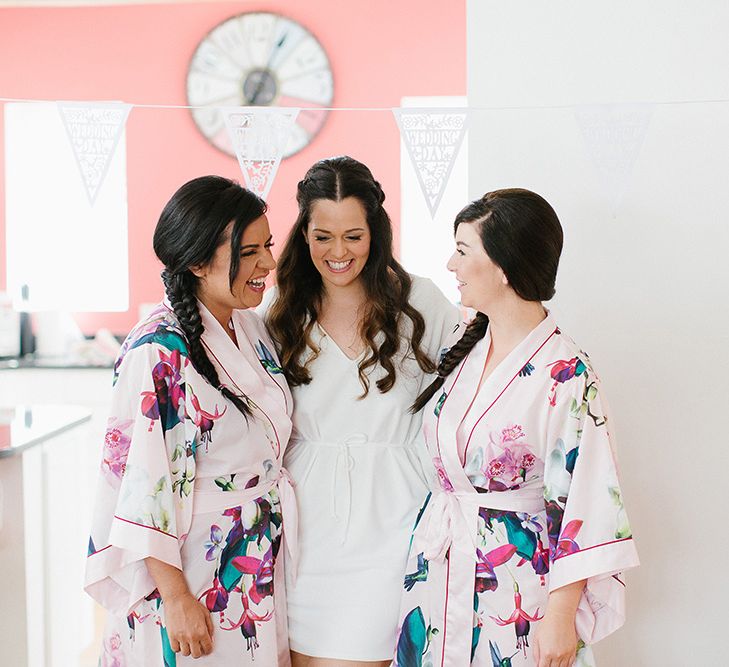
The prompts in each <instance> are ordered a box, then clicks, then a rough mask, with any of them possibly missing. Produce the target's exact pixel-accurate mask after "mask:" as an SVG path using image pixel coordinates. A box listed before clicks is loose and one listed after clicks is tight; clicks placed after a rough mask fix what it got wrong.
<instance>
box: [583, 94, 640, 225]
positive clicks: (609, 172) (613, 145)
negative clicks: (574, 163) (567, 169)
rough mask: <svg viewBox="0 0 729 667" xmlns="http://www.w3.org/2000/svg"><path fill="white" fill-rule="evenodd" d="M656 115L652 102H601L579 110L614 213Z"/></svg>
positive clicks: (594, 160)
mask: <svg viewBox="0 0 729 667" xmlns="http://www.w3.org/2000/svg"><path fill="white" fill-rule="evenodd" d="M652 115H653V105H652V104H601V105H595V106H581V107H577V108H576V109H575V118H576V119H577V123H578V125H579V126H580V129H581V130H582V136H583V137H584V140H585V144H586V146H587V149H588V152H589V153H590V157H591V158H592V161H593V162H594V164H595V167H596V168H597V170H598V172H599V173H600V177H601V179H602V181H603V185H604V187H605V190H606V195H607V196H608V198H609V200H610V205H611V207H612V211H611V212H612V213H613V215H614V214H615V212H616V211H617V209H618V206H620V203H621V201H622V199H623V196H624V194H625V191H626V190H627V188H628V183H629V182H630V177H631V174H632V173H633V167H634V166H635V162H636V160H637V158H638V154H639V153H640V149H641V148H642V146H643V141H644V140H645V135H646V132H647V130H648V125H649V124H650V120H651V116H652Z"/></svg>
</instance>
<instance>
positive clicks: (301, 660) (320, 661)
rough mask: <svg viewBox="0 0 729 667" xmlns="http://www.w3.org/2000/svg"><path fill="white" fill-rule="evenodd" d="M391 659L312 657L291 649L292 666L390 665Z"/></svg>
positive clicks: (343, 666)
mask: <svg viewBox="0 0 729 667" xmlns="http://www.w3.org/2000/svg"><path fill="white" fill-rule="evenodd" d="M391 663H392V661H391V660H377V661H375V662H366V661H363V660H337V659H334V658H312V657H311V656H310V655H304V654H303V653H297V652H296V651H291V667H390V664H391Z"/></svg>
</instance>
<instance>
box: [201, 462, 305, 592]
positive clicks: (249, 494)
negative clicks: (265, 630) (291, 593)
mask: <svg viewBox="0 0 729 667" xmlns="http://www.w3.org/2000/svg"><path fill="white" fill-rule="evenodd" d="M274 487H278V498H279V501H280V503H281V514H282V515H283V522H284V544H285V545H286V552H287V556H288V558H289V560H288V562H287V564H286V567H287V569H288V570H290V571H291V573H292V575H293V577H294V580H295V579H296V572H297V568H298V563H299V512H298V508H297V504H296V494H295V493H294V481H293V479H292V477H291V475H290V474H289V471H288V470H286V468H284V467H281V468H280V469H279V472H278V475H277V476H276V477H274V478H272V479H267V480H265V481H263V482H262V483H260V484H258V485H256V486H254V487H252V488H250V489H242V490H239V491H195V492H194V493H193V496H192V513H193V514H203V513H206V512H222V511H223V510H226V509H229V508H230V507H238V506H241V507H242V506H243V505H246V504H247V503H249V502H251V501H254V500H257V499H258V498H260V497H261V496H264V495H266V494H267V493H268V492H269V491H270V490H271V489H273V488H274Z"/></svg>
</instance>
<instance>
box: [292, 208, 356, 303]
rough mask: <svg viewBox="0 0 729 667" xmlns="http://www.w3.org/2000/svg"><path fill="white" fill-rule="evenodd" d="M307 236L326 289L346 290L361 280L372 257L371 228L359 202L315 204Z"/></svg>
mask: <svg viewBox="0 0 729 667" xmlns="http://www.w3.org/2000/svg"><path fill="white" fill-rule="evenodd" d="M305 236H306V242H307V243H308V244H309V253H310V255H311V261H312V262H313V263H314V266H315V267H316V270H317V271H319V273H320V274H321V277H322V281H323V283H324V287H325V289H332V288H333V289H339V288H342V287H347V286H350V285H352V284H354V283H355V282H356V281H357V280H358V279H359V277H360V274H361V273H362V269H364V267H365V264H367V258H368V257H369V255H370V228H369V225H368V224H367V214H366V212H365V208H364V206H363V205H362V202H360V200H359V199H357V198H356V197H345V198H344V199H342V200H341V201H333V200H331V199H317V200H316V201H314V202H313V203H312V205H311V210H310V216H309V226H308V227H307V229H306V231H305Z"/></svg>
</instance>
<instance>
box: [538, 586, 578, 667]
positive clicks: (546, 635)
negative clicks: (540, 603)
mask: <svg viewBox="0 0 729 667" xmlns="http://www.w3.org/2000/svg"><path fill="white" fill-rule="evenodd" d="M584 588H585V580H584V579H583V580H582V581H575V582H574V583H571V584H567V585H566V586H562V587H561V588H558V589H556V590H554V591H552V592H551V593H550V594H549V600H548V602H547V609H546V611H545V612H544V618H543V619H542V620H541V621H540V622H539V625H538V626H537V629H536V632H535V635H534V660H535V664H536V667H571V666H572V665H573V664H574V662H575V654H576V652H577V640H578V637H577V630H576V629H575V616H576V615H577V605H578V604H579V602H580V597H582V591H583V590H584Z"/></svg>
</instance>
